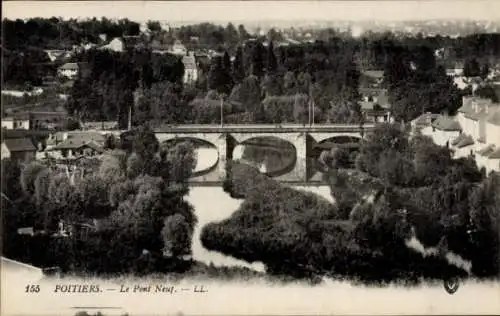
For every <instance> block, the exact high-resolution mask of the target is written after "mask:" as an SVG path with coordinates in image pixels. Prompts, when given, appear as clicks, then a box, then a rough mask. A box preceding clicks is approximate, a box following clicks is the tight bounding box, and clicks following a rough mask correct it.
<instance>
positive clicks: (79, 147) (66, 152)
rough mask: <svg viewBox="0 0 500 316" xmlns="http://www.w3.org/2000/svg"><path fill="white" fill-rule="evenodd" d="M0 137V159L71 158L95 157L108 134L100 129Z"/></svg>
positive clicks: (100, 152)
mask: <svg viewBox="0 0 500 316" xmlns="http://www.w3.org/2000/svg"><path fill="white" fill-rule="evenodd" d="M6 134H7V135H3V137H2V159H7V158H9V159H13V160H17V161H19V162H28V161H33V160H35V159H36V160H44V159H54V160H72V159H73V160H74V159H80V158H92V157H94V158H95V157H98V156H99V155H101V154H102V153H104V151H105V143H106V139H107V137H108V135H106V134H105V133H103V132H92V131H73V132H57V133H45V134H43V135H41V134H40V133H36V132H33V133H30V131H26V133H15V134H14V133H6Z"/></svg>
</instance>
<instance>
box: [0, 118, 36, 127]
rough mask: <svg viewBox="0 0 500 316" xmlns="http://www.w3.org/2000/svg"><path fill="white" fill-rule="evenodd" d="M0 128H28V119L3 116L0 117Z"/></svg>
mask: <svg viewBox="0 0 500 316" xmlns="http://www.w3.org/2000/svg"><path fill="white" fill-rule="evenodd" d="M2 128H6V129H30V120H29V119H28V118H16V117H4V118H2Z"/></svg>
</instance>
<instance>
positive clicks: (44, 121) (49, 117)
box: [2, 111, 68, 130]
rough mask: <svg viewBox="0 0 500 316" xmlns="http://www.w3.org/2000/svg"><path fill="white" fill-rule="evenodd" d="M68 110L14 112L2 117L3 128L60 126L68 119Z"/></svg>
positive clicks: (28, 128)
mask: <svg viewBox="0 0 500 316" xmlns="http://www.w3.org/2000/svg"><path fill="white" fill-rule="evenodd" d="M67 117H68V113H67V112H66V111H28V112H17V113H12V114H11V115H10V116H8V117H5V118H2V128H5V129H8V130H12V129H24V130H31V129H40V128H50V127H51V126H52V127H54V126H59V125H61V124H62V122H63V121H64V120H65V119H67Z"/></svg>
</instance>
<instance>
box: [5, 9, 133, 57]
mask: <svg viewBox="0 0 500 316" xmlns="http://www.w3.org/2000/svg"><path fill="white" fill-rule="evenodd" d="M2 30H3V34H5V35H4V41H5V42H4V46H3V47H5V48H6V49H8V50H22V49H25V48H29V47H42V48H45V49H63V48H72V46H73V45H80V44H81V43H82V42H87V43H88V42H90V43H98V42H99V41H100V38H99V36H100V35H101V34H105V35H106V36H107V37H108V38H114V37H120V36H123V35H139V31H140V29H139V23H137V22H133V21H130V20H128V19H120V20H116V21H113V20H110V19H108V18H106V17H103V18H101V19H97V18H93V19H87V20H83V21H78V20H76V19H67V20H64V19H60V18H56V17H53V18H50V19H43V18H32V19H28V20H26V21H23V20H20V19H18V20H9V19H4V20H3V21H2Z"/></svg>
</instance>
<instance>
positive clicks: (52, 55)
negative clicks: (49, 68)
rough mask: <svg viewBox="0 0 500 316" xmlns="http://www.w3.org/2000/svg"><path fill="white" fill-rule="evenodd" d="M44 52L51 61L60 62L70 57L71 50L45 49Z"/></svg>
mask: <svg viewBox="0 0 500 316" xmlns="http://www.w3.org/2000/svg"><path fill="white" fill-rule="evenodd" d="M45 53H46V54H47V56H48V57H49V59H50V61H51V62H60V61H64V60H67V59H69V58H71V56H72V52H70V51H66V50H61V49H46V50H45Z"/></svg>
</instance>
